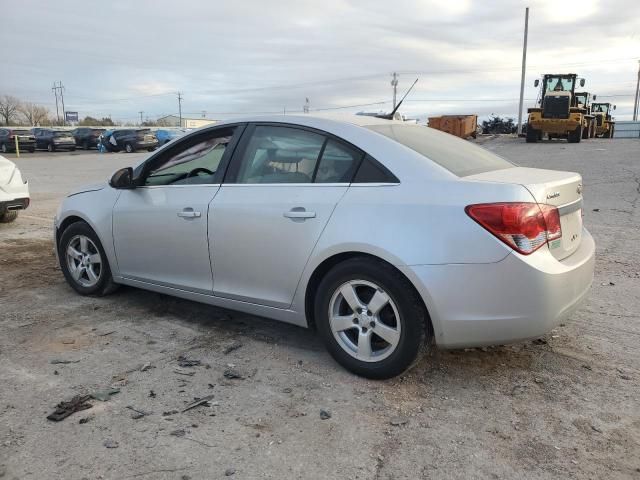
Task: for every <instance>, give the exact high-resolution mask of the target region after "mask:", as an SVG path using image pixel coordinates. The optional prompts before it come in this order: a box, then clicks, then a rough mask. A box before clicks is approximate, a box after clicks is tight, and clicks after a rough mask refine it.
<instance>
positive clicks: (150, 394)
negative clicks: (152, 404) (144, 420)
mask: <svg viewBox="0 0 640 480" xmlns="http://www.w3.org/2000/svg"><path fill="white" fill-rule="evenodd" d="M149 398H156V392H154V391H153V390H149Z"/></svg>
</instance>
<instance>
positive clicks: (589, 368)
mask: <svg viewBox="0 0 640 480" xmlns="http://www.w3.org/2000/svg"><path fill="white" fill-rule="evenodd" d="M582 368H584V369H585V370H593V368H591V365H587V364H586V363H585V364H584V365H582Z"/></svg>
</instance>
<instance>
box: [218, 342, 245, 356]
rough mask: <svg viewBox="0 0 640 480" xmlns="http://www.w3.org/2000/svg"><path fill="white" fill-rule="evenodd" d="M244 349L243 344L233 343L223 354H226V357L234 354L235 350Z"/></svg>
mask: <svg viewBox="0 0 640 480" xmlns="http://www.w3.org/2000/svg"><path fill="white" fill-rule="evenodd" d="M241 347H242V343H241V342H237V341H236V342H233V343H232V344H231V345H229V346H228V347H227V348H225V349H224V350H223V351H222V353H224V354H225V355H229V354H230V353H231V352H233V351H234V350H238V349H239V348H241Z"/></svg>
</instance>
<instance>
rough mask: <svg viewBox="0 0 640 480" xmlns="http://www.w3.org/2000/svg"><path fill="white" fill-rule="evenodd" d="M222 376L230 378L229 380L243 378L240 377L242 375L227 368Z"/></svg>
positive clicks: (233, 369)
mask: <svg viewBox="0 0 640 480" xmlns="http://www.w3.org/2000/svg"><path fill="white" fill-rule="evenodd" d="M224 376H225V378H230V379H234V378H235V379H238V380H242V379H243V378H244V377H243V376H242V374H241V373H240V372H239V371H238V370H236V369H235V368H227V369H226V370H225V371H224Z"/></svg>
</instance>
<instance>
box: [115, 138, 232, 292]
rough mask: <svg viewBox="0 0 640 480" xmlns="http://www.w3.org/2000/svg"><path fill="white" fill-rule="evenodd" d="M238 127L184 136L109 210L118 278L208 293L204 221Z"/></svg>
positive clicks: (150, 164) (209, 281) (147, 167)
mask: <svg viewBox="0 0 640 480" xmlns="http://www.w3.org/2000/svg"><path fill="white" fill-rule="evenodd" d="M241 130H242V127H241V126H235V127H234V126H231V127H221V128H218V129H214V130H211V131H205V132H203V133H202V134H199V135H196V136H190V137H188V138H185V139H183V140H182V141H180V142H178V143H176V144H175V145H173V146H172V147H171V148H168V149H166V150H165V151H163V152H162V153H161V154H160V155H156V156H155V157H152V159H151V160H150V162H148V164H145V166H144V167H143V169H142V172H141V174H140V177H141V178H140V179H139V180H138V182H139V183H140V185H139V186H137V187H136V188H134V189H131V190H123V191H122V192H121V194H120V196H119V197H118V200H117V202H116V204H115V206H114V209H113V238H114V246H115V250H116V257H117V261H118V268H119V270H120V274H121V275H123V276H124V277H126V278H129V279H132V280H139V281H144V282H150V283H155V284H159V285H165V286H170V287H174V288H179V289H185V290H189V291H194V292H199V293H206V294H209V295H210V294H211V293H212V291H213V279H212V274H211V263H210V260H209V242H208V238H207V228H208V225H207V219H208V216H209V204H210V202H211V200H213V198H214V197H215V195H216V193H217V192H218V190H219V188H220V182H221V179H222V176H223V174H224V167H225V164H226V161H227V159H228V157H229V156H230V153H231V151H232V149H233V146H234V145H235V142H236V139H237V137H238V136H239V134H240V133H241Z"/></svg>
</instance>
